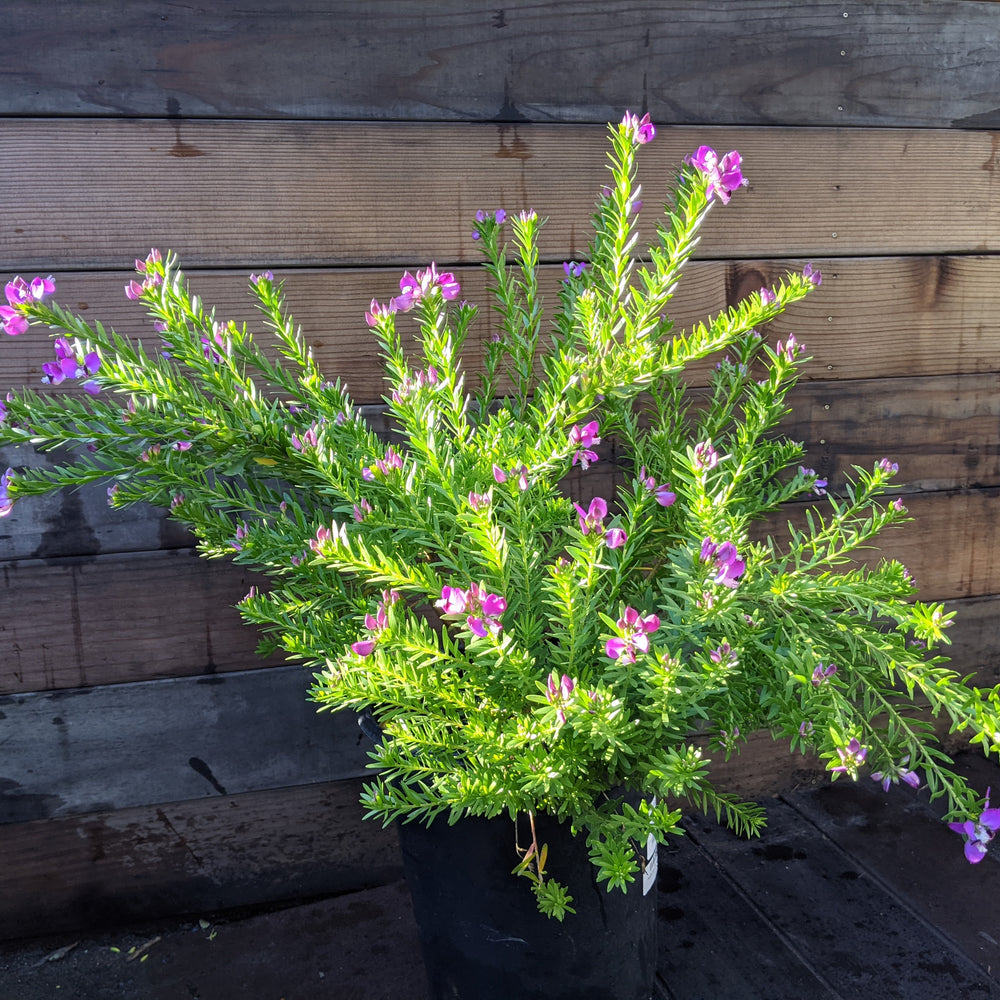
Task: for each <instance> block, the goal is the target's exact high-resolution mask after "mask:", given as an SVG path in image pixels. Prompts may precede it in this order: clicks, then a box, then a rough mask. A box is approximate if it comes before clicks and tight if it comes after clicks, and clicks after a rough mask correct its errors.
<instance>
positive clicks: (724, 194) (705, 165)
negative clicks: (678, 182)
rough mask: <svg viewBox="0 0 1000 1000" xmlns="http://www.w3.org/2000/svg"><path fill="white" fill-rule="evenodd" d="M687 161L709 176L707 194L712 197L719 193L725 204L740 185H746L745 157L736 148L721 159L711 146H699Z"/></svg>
mask: <svg viewBox="0 0 1000 1000" xmlns="http://www.w3.org/2000/svg"><path fill="white" fill-rule="evenodd" d="M687 162H688V163H690V164H691V166H693V167H695V168H697V169H698V170H700V171H701V172H702V173H703V174H704V175H705V176H706V177H707V178H708V187H707V188H706V190H705V196H706V197H707V198H709V199H711V198H712V196H713V195H718V196H719V200H720V201H721V202H722V204H723V205H725V204H727V203H728V201H729V198H730V196H731V195H732V193H733V192H734V191H735V190H736V189H737V188H738V187H744V186H745V185H746V183H747V181H746V178H745V177H744V176H743V172H742V170H741V169H740V165H741V164H742V162H743V158H742V157H741V156H740V154H739V153H737V152H736V150H735V149H734V150H732V151H731V152H729V153H726V155H725V156H724V157H723V158H722V159H721V160H720V159H719V155H718V153H716V151H715V150H714V149H712V148H711V146H699V147H698V148H697V149H696V150H695V151H694V153H692V154H691V156H689V157H688V158H687Z"/></svg>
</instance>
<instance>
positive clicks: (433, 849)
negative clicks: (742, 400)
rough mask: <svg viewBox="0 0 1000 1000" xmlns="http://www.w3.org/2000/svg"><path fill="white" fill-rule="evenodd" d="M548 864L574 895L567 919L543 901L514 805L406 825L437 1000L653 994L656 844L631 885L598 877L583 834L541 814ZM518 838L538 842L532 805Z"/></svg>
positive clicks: (406, 850)
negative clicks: (450, 821) (523, 867)
mask: <svg viewBox="0 0 1000 1000" xmlns="http://www.w3.org/2000/svg"><path fill="white" fill-rule="evenodd" d="M535 829H536V831H537V836H538V843H539V845H541V844H547V845H548V860H547V863H546V871H547V872H548V874H549V875H550V876H551V877H553V878H555V879H557V880H558V881H560V882H561V883H563V885H565V886H566V887H567V888H568V889H569V892H570V894H571V895H572V896H573V903H572V905H573V907H574V908H575V910H576V913H575V914H572V913H571V914H567V915H566V918H565V920H563V921H562V922H561V923H560V922H559V921H557V920H555V919H552V918H549V917H546V916H544V915H542V914H541V913H540V912H539V911H538V907H537V903H536V900H535V895H534V893H533V892H532V891H531V883H530V882H529V881H528V879H527V878H525V877H523V876H519V875H514V874H512V871H513V869H514V868H515V867H516V866H517V864H518V861H519V860H520V857H519V855H518V854H517V851H516V847H515V824H514V822H513V821H512V820H511V819H510V818H509V817H507V816H502V817H497V818H495V819H481V818H471V819H463V820H460V821H459V822H458V823H456V824H455V825H454V826H448V825H447V822H446V821H445V819H444V818H443V817H439V818H438V819H437V820H436V821H435V822H433V823H432V824H431V825H430V826H429V827H425V826H423V825H420V824H418V823H415V822H411V823H403V824H400V825H399V836H400V846H401V849H402V854H403V867H404V870H405V872H406V878H407V882H408V883H409V887H410V894H411V896H412V899H413V910H414V914H415V916H416V920H417V926H418V929H419V932H420V937H421V944H422V947H423V954H424V963H425V966H426V969H427V979H428V985H429V989H430V992H429V997H430V998H431V1000H444V998H448V1000H483V998H487V997H504V998H511V1000H515V998H516V1000H534V998H545V1000H650V998H651V997H653V996H654V989H655V985H654V979H655V975H656V951H657V948H656V930H657V925H656V845H655V843H654V844H651V845H650V847H651V849H650V850H649V861H648V862H647V866H646V868H647V870H646V873H645V875H644V876H642V875H640V876H637V877H636V879H635V881H634V882H633V883H632V885H631V886H630V887H629V891H628V892H627V893H623V892H621V891H620V890H618V889H615V890H612V891H611V892H610V893H609V892H608V891H607V888H606V884H604V883H601V884H598V882H597V880H596V877H595V876H596V869H595V868H594V866H593V865H592V864H591V863H590V860H589V858H588V856H587V845H586V840H585V838H584V837H574V836H572V834H571V833H570V827H569V824H568V823H557V822H556V821H555V820H554V819H552V818H551V817H548V816H536V817H535ZM516 836H517V838H518V839H517V841H516V843H518V844H519V845H520V846H521V847H522V848H525V847H527V846H528V844H529V843H530V841H531V834H530V829H529V825H528V820H527V818H526V817H521V818H520V819H519V821H518V826H517V831H516Z"/></svg>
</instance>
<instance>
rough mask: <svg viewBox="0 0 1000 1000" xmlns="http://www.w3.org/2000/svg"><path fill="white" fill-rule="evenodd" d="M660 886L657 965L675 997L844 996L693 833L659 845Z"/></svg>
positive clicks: (784, 999) (833, 999) (773, 999)
mask: <svg viewBox="0 0 1000 1000" xmlns="http://www.w3.org/2000/svg"><path fill="white" fill-rule="evenodd" d="M657 891H658V905H659V919H660V933H659V949H658V953H659V961H658V963H657V967H658V970H659V975H660V978H661V980H662V981H663V982H664V983H665V984H666V987H667V991H668V992H667V996H668V997H669V998H670V1000H696V998H697V1000H716V998H720V1000H721V998H722V997H734V998H735V997H746V998H750V997H761V998H763V997H767V1000H803V998H805V997H809V998H810V1000H842V998H841V997H840V995H839V994H838V993H835V992H833V991H832V990H831V989H830V988H829V986H828V985H827V984H826V983H825V982H824V981H823V980H822V979H821V978H820V977H818V976H817V975H816V973H815V971H813V969H811V968H810V967H809V965H808V964H807V963H806V962H805V961H803V959H802V956H801V955H800V954H799V953H798V951H797V949H796V948H795V947H794V946H793V945H792V944H791V942H789V941H788V940H787V938H786V937H784V936H783V935H782V934H781V933H780V932H779V931H778V930H777V928H775V927H774V926H773V925H771V924H770V923H769V922H768V921H766V920H764V919H762V917H761V914H760V910H759V908H758V906H757V904H756V902H755V901H754V900H753V899H750V898H748V897H747V896H746V895H745V894H744V893H742V892H740V891H739V890H738V889H736V888H735V887H734V886H733V884H732V882H731V880H730V879H729V878H728V876H727V873H726V871H725V870H724V869H722V868H720V866H719V865H718V864H717V863H716V862H715V859H714V858H712V857H711V856H709V855H708V854H707V853H706V852H705V851H703V850H701V849H700V848H699V847H698V845H697V844H696V843H695V842H694V841H693V840H692V838H691V837H686V836H678V837H675V838H672V839H671V841H670V843H669V844H667V845H666V846H665V847H661V848H660V856H659V875H658V877H657ZM737 928H738V930H739V940H740V947H738V948H734V947H733V936H734V931H735V930H736V929H737Z"/></svg>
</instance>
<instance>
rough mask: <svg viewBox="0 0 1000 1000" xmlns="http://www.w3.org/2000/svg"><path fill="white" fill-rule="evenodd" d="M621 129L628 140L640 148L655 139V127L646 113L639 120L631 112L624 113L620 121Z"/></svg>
mask: <svg viewBox="0 0 1000 1000" xmlns="http://www.w3.org/2000/svg"><path fill="white" fill-rule="evenodd" d="M621 127H622V128H624V129H625V130H626V132H627V133H628V135H629V138H630V139H631V140H632V141H633V142H635V143H638V144H639V145H640V146H644V145H645V144H646V143H647V142H652V141H653V140H654V139H655V138H656V126H655V125H654V124H653V123H652V121H651V120H650V118H649V114H648V113H646V114H644V115H643V116H642V118H639V117H638V115H634V114H633V113H632V112H631V111H626V112H625V115H624V117H623V118H622V120H621Z"/></svg>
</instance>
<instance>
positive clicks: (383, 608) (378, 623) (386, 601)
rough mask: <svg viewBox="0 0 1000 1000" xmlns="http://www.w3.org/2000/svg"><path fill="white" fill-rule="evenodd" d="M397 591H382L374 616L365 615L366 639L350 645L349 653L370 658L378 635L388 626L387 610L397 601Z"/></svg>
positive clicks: (376, 643)
mask: <svg viewBox="0 0 1000 1000" xmlns="http://www.w3.org/2000/svg"><path fill="white" fill-rule="evenodd" d="M399 596H400V595H399V591H397V590H383V591H382V600H381V601H379V604H378V607H377V608H376V610H375V614H372V613H371V612H369V613H367V614H366V615H365V631H366V632H367V633H368V638H367V639H359V640H358V641H357V642H352V643H351V651H352V652H353V653H356V654H357V655H358V656H360V657H365V656H371V654H372V653H373V652H374V651H375V647H376V645H378V638H379V635H380V633H382V632H383V631H385V629H386V628H388V626H389V608H391V607H392V605H393V604H395V603H396V601H398V600H399Z"/></svg>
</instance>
